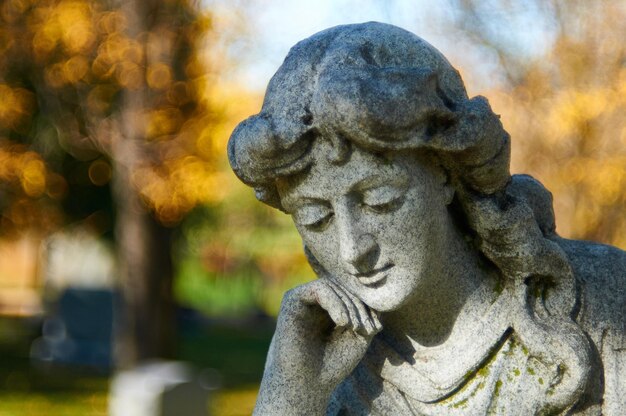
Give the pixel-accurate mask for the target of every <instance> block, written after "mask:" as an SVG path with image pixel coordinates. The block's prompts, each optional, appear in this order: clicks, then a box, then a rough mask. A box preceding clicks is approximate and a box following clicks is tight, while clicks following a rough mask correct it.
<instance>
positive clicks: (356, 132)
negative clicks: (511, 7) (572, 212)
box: [228, 22, 590, 412]
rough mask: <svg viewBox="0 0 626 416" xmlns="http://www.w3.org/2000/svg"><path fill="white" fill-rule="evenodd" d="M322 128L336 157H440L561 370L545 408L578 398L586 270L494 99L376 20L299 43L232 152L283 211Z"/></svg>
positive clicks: (481, 241)
mask: <svg viewBox="0 0 626 416" xmlns="http://www.w3.org/2000/svg"><path fill="white" fill-rule="evenodd" d="M319 137H323V138H324V139H325V140H329V141H330V142H331V143H332V145H333V146H332V147H333V151H332V153H331V154H329V155H328V157H329V160H331V161H340V160H343V159H345V158H346V157H347V155H348V154H349V150H350V146H351V145H355V146H358V147H361V148H363V149H366V150H370V151H375V152H380V151H390V152H396V151H397V152H402V151H428V152H432V153H433V154H435V155H436V157H437V160H438V161H439V163H440V164H441V165H442V166H443V167H444V169H445V170H446V171H447V173H448V174H449V176H450V180H451V182H452V184H453V185H454V188H455V190H456V195H455V202H454V203H455V204H456V207H457V211H459V212H461V214H462V216H463V217H464V218H463V221H464V222H465V224H466V225H467V226H468V228H469V230H470V232H471V234H472V236H473V238H474V241H475V244H476V247H477V249H478V250H479V252H480V253H482V255H484V256H485V257H486V258H487V259H489V261H490V262H492V263H493V264H494V265H495V267H497V268H498V269H499V271H500V274H501V276H502V283H503V286H504V288H505V290H507V291H508V293H509V294H510V295H511V296H513V297H515V298H516V299H517V302H514V303H515V304H516V305H515V306H514V307H515V308H517V310H516V311H515V312H514V313H513V314H512V316H514V318H513V322H511V326H512V327H513V329H514V332H515V334H517V336H518V337H519V338H520V339H521V341H522V342H523V343H524V344H525V345H526V346H527V348H528V349H529V350H530V351H531V354H534V355H535V356H537V357H538V358H540V359H542V360H543V361H544V362H546V363H550V364H553V365H555V366H557V368H558V370H559V371H558V372H559V377H558V379H555V380H552V381H551V383H552V387H551V388H552V389H553V391H551V395H550V396H549V397H547V399H546V400H547V402H546V404H545V407H544V409H543V410H544V411H547V412H553V411H562V410H563V409H566V408H569V407H571V406H573V405H574V404H575V403H576V401H577V400H578V398H579V397H580V396H581V395H582V393H583V392H584V390H585V387H586V383H587V379H588V370H587V368H588V367H589V366H588V365H587V363H588V362H589V359H590V358H589V357H590V347H589V343H588V341H587V339H586V337H585V335H584V333H583V332H582V330H581V329H580V327H579V326H578V325H577V324H576V323H575V321H574V318H575V314H576V313H577V310H578V307H577V293H576V291H577V288H576V283H575V279H574V277H573V274H572V270H571V267H570V264H569V262H568V260H567V258H566V256H565V254H564V252H563V251H562V250H561V248H560V247H559V246H558V245H557V244H556V243H555V242H554V241H553V238H554V237H555V236H556V233H555V226H554V215H553V212H552V200H551V195H550V193H549V192H548V191H547V190H546V189H545V188H544V187H543V186H542V185H541V184H540V183H539V182H538V181H536V180H534V179H532V178H531V177H529V176H525V175H514V176H511V175H510V173H509V160H510V138H509V135H508V133H507V132H506V131H505V130H504V129H503V127H502V124H501V122H500V120H499V117H498V116H497V115H496V114H494V113H493V111H492V110H491V108H490V106H489V104H488V102H487V100H486V99H485V98H484V97H480V96H479V97H475V98H472V99H469V98H468V96H467V93H466V91H465V88H464V85H463V81H462V79H461V77H460V75H459V74H458V72H457V71H456V70H455V69H454V68H453V67H452V66H451V65H450V63H449V62H448V61H447V60H446V59H445V57H443V55H441V54H440V53H439V52H438V51H437V50H436V49H435V48H433V47H432V46H431V45H429V44H428V43H426V42H425V41H424V40H422V39H420V38H419V37H417V36H415V35H413V34H411V33H409V32H407V31H404V30H402V29H400V28H397V27H394V26H390V25H385V24H381V23H373V22H370V23H365V24H359V25H347V26H338V27H334V28H331V29H328V30H326V31H323V32H320V33H318V34H316V35H314V36H312V37H311V38H308V39H306V40H304V41H302V42H300V43H298V44H297V45H296V46H294V47H293V48H292V49H291V51H290V52H289V54H288V56H287V58H286V59H285V61H284V63H283V65H282V66H281V67H280V69H279V70H278V71H277V73H276V74H275V75H274V77H273V78H272V80H271V81H270V83H269V86H268V89H267V93H266V96H265V101H264V103H263V108H262V110H261V112H260V113H259V114H257V115H255V116H252V117H250V118H248V119H247V120H245V121H243V122H242V123H240V124H239V125H238V126H237V128H236V129H235V131H234V132H233V134H232V136H231V139H230V141H229V144H228V157H229V161H230V163H231V166H232V168H233V170H234V171H235V173H236V174H237V176H238V177H239V178H240V179H241V180H242V181H243V182H244V183H246V184H248V185H250V186H252V187H254V189H255V191H256V195H257V198H258V199H259V200H261V201H263V202H265V203H267V204H269V205H271V206H273V207H276V208H279V209H281V210H283V207H282V205H281V202H280V198H279V196H278V193H277V190H276V185H275V183H276V179H277V178H279V177H284V176H289V175H293V174H296V173H299V172H303V171H305V170H306V169H307V168H308V167H309V166H310V165H311V163H312V157H311V152H310V150H311V147H312V144H313V142H314V141H315V140H318V138H319ZM312 263H315V259H312ZM537 293H539V294H538V295H537Z"/></svg>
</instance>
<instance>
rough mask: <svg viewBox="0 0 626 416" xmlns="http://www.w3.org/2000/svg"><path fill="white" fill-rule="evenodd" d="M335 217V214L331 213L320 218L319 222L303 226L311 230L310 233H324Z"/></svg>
mask: <svg viewBox="0 0 626 416" xmlns="http://www.w3.org/2000/svg"><path fill="white" fill-rule="evenodd" d="M334 216H335V214H333V213H332V212H331V213H330V214H328V215H327V216H325V217H323V218H320V219H319V220H317V221H315V222H314V223H312V224H303V225H304V227H305V228H306V229H307V230H310V231H315V232H320V231H324V230H325V229H326V227H328V224H330V222H331V221H332V219H333V217H334Z"/></svg>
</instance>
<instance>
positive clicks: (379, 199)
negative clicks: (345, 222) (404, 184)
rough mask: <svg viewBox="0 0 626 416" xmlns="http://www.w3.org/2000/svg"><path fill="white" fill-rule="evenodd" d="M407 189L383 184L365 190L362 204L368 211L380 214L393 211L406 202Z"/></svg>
mask: <svg viewBox="0 0 626 416" xmlns="http://www.w3.org/2000/svg"><path fill="white" fill-rule="evenodd" d="M404 195H405V191H404V189H402V188H397V187H394V186H389V185H385V186H381V187H378V188H371V189H367V190H365V191H363V193H362V197H361V205H362V206H363V207H364V208H365V209H366V210H368V211H371V212H375V213H378V214H382V213H386V212H393V211H395V210H397V209H398V208H400V207H401V206H402V204H403V202H404V199H405V197H404Z"/></svg>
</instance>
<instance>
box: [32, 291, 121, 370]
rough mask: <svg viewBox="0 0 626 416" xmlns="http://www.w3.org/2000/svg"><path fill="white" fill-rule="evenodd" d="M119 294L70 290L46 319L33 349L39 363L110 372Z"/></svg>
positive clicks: (63, 294)
mask: <svg viewBox="0 0 626 416" xmlns="http://www.w3.org/2000/svg"><path fill="white" fill-rule="evenodd" d="M116 297H117V294H116V292H115V291H113V290H111V289H86V288H67V289H65V290H64V291H63V293H62V294H61V296H60V298H59V299H58V301H57V303H56V305H55V307H54V309H55V311H54V312H53V313H52V314H50V315H49V316H48V317H46V318H45V320H44V323H43V330H42V336H41V337H40V338H38V339H37V340H35V342H34V343H33V345H32V347H31V356H32V358H33V359H34V360H35V361H37V362H43V363H55V364H63V365H77V366H86V367H92V368H97V369H102V370H108V369H110V368H111V366H112V364H113V357H112V355H113V352H112V351H113V348H112V342H113V341H112V337H113V324H114V321H113V319H114V317H113V314H114V307H115V302H116Z"/></svg>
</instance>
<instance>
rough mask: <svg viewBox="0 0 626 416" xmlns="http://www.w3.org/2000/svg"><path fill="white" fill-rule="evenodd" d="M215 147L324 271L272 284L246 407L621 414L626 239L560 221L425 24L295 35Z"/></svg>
mask: <svg viewBox="0 0 626 416" xmlns="http://www.w3.org/2000/svg"><path fill="white" fill-rule="evenodd" d="M228 156H229V160H230V163H231V166H232V168H233V170H234V171H235V173H236V174H237V175H238V176H239V178H240V179H241V180H242V181H243V182H245V183H246V184H248V185H250V186H251V187H253V188H254V190H255V192H256V195H257V198H258V199H259V200H261V201H262V202H264V203H266V204H269V205H270V206H273V207H275V208H278V209H280V210H282V211H284V212H286V213H288V214H290V215H291V216H292V218H293V221H294V223H295V226H296V228H297V230H298V231H299V233H300V235H301V237H302V240H303V243H304V250H305V253H306V255H307V257H308V259H309V263H310V264H311V266H312V268H313V270H314V271H315V272H316V273H317V275H318V277H319V279H317V280H315V281H313V282H310V283H306V284H304V285H302V286H299V287H296V288H294V289H292V290H290V291H289V292H288V293H287V294H286V295H285V297H284V299H283V303H282V306H281V310H280V313H279V317H278V322H277V327H276V333H275V335H274V338H273V341H272V345H271V346H270V349H269V352H268V357H267V363H266V367H265V373H264V375H263V381H262V384H261V388H260V392H259V396H258V399H257V405H256V408H255V414H257V415H295V414H316V415H318V414H326V415H365V414H375V415H456V414H463V415H485V414H497V415H511V414H515V415H536V414H568V415H569V414H579V415H600V414H602V415H614V416H618V415H624V414H626V394H625V392H626V334H625V328H626V304H625V301H626V294H625V293H624V288H625V286H626V285H625V283H626V253H625V252H623V251H621V250H619V249H617V248H615V247H610V246H606V245H602V244H596V243H591V242H583V241H573V240H567V239H564V238H561V237H560V236H559V235H558V234H557V233H556V228H555V222H554V214H553V210H552V196H551V194H550V193H549V192H548V191H547V190H546V189H545V188H544V187H543V186H542V185H541V183H539V182H538V181H537V180H535V179H533V178H531V177H530V176H526V175H511V173H510V171H509V159H510V137H509V135H508V134H507V132H506V131H505V130H504V128H503V126H502V124H501V122H500V120H499V117H498V116H497V115H496V114H494V113H493V111H492V110H491V108H490V106H489V103H488V102H487V99H485V98H484V97H473V98H470V97H468V96H467V93H466V91H465V86H464V84H463V81H462V79H461V77H460V75H459V73H458V71H456V70H455V69H454V68H453V67H452V66H451V65H450V63H449V62H448V61H447V60H446V59H445V58H444V57H443V56H442V55H441V54H440V53H439V52H438V51H437V50H436V49H435V48H434V47H432V46H431V45H429V44H428V43H426V42H425V41H424V40H422V39H420V38H419V37H417V36H415V35H413V34H411V33H409V32H407V31H404V30H402V29H400V28H397V27H394V26H391V25H386V24H381V23H375V22H370V23H364V24H357V25H346V26H337V27H334V28H331V29H328V30H325V31H323V32H320V33H318V34H316V35H314V36H312V37H310V38H308V39H305V40H303V41H302V42H300V43H298V44H297V45H296V46H294V47H293V48H292V49H291V51H290V52H289V54H288V55H287V57H286V59H285V61H284V63H283V64H282V66H281V67H280V68H279V69H278V71H277V72H276V74H275V75H274V77H273V78H272V80H271V81H270V83H269V86H268V88H267V92H266V95H265V100H264V103H263V108H262V109H261V112H260V113H259V114H257V115H255V116H252V117H250V118H248V119H247V120H245V121H243V122H242V123H240V124H239V126H237V128H236V129H235V131H234V132H233V134H232V136H231V139H230V141H229V144H228Z"/></svg>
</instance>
